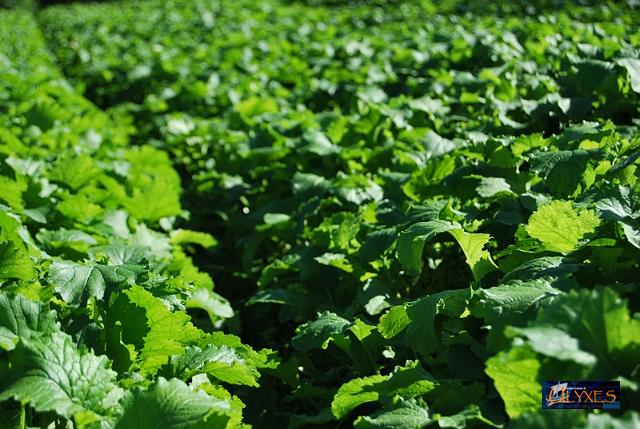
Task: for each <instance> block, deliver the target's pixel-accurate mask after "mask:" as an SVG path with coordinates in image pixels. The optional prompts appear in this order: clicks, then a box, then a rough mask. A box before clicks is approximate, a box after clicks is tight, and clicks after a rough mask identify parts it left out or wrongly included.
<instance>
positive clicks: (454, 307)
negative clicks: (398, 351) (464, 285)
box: [378, 289, 471, 356]
mask: <svg viewBox="0 0 640 429" xmlns="http://www.w3.org/2000/svg"><path fill="white" fill-rule="evenodd" d="M470 298H471V290H470V289H460V290H450V291H444V292H439V293H437V294H434V295H429V296H427V297H425V298H422V299H419V300H417V301H413V302H410V303H407V304H403V305H398V306H395V307H391V309H390V310H389V311H387V312H386V313H385V314H384V315H383V316H382V317H380V322H379V323H378V330H379V331H380V333H381V334H382V336H383V337H384V338H387V339H390V338H394V337H396V336H397V335H399V334H400V333H404V336H403V339H404V341H405V343H406V344H408V345H410V347H411V348H412V349H413V350H416V351H417V352H419V353H422V354H423V355H425V356H427V355H428V354H429V353H431V352H433V351H434V350H436V348H437V347H438V345H439V344H440V341H439V338H438V334H437V330H436V326H435V318H436V316H437V315H438V314H446V315H447V316H449V317H459V316H460V315H461V314H462V313H463V312H464V311H465V309H466V307H467V302H468V301H469V299H470Z"/></svg>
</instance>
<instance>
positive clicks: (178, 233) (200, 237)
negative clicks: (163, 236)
mask: <svg viewBox="0 0 640 429" xmlns="http://www.w3.org/2000/svg"><path fill="white" fill-rule="evenodd" d="M171 242H172V243H173V244H199V245H200V246H202V247H204V248H205V249H210V248H212V247H215V246H216V245H217V244H218V241H217V240H216V239H215V238H214V237H213V236H212V235H211V234H207V233H205V232H199V231H190V230H188V229H177V230H175V231H172V232H171Z"/></svg>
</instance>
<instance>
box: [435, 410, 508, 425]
mask: <svg viewBox="0 0 640 429" xmlns="http://www.w3.org/2000/svg"><path fill="white" fill-rule="evenodd" d="M480 425H484V426H486V427H501V426H500V425H497V424H495V423H493V422H492V421H491V420H489V419H487V418H485V417H484V416H483V415H482V413H481V412H480V407H478V406H477V405H475V404H471V405H467V406H466V407H465V409H464V410H462V411H460V412H459V413H458V414H454V415H452V416H444V417H440V418H439V419H438V426H440V427H441V428H453V429H465V428H467V427H475V426H480Z"/></svg>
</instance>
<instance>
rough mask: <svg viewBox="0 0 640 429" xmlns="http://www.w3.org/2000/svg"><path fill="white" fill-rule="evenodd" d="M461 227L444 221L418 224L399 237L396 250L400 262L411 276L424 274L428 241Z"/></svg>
mask: <svg viewBox="0 0 640 429" xmlns="http://www.w3.org/2000/svg"><path fill="white" fill-rule="evenodd" d="M459 228H460V227H459V226H458V225H456V224H453V223H451V222H448V221H444V220H432V221H428V222H418V223H415V224H413V225H411V226H410V227H409V228H407V229H406V230H404V231H402V232H401V233H400V235H398V241H397V245H396V250H397V252H398V260H399V261H400V263H401V264H402V266H403V267H404V268H405V269H406V270H407V272H408V273H409V274H411V275H415V276H417V275H419V274H420V273H421V272H422V250H423V249H424V245H425V243H426V242H427V241H429V240H431V239H432V238H433V237H435V236H436V235H437V234H440V233H441V232H446V231H450V230H453V229H459Z"/></svg>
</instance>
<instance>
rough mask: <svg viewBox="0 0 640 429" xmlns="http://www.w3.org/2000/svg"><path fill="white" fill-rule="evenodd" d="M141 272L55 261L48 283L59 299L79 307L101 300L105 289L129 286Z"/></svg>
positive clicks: (132, 267)
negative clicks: (90, 300) (92, 298)
mask: <svg viewBox="0 0 640 429" xmlns="http://www.w3.org/2000/svg"><path fill="white" fill-rule="evenodd" d="M144 271H145V268H144V267H143V266H140V265H115V266H113V265H102V264H92V263H90V264H87V265H83V264H78V263H76V262H71V261H57V262H54V263H53V264H51V267H50V268H49V282H50V283H52V284H53V285H54V287H55V290H56V292H58V293H59V294H60V296H62V299H64V300H65V301H66V302H68V303H70V304H76V305H79V304H83V303H86V302H87V300H88V299H89V298H91V297H94V298H97V299H102V297H103V296H104V294H105V292H106V291H107V289H108V288H115V287H117V286H120V285H126V284H132V283H133V282H134V281H135V279H136V278H137V277H138V275H140V274H141V273H143V272H144Z"/></svg>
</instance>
